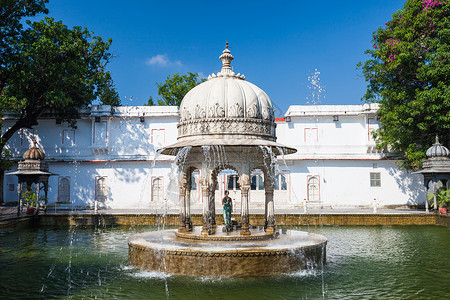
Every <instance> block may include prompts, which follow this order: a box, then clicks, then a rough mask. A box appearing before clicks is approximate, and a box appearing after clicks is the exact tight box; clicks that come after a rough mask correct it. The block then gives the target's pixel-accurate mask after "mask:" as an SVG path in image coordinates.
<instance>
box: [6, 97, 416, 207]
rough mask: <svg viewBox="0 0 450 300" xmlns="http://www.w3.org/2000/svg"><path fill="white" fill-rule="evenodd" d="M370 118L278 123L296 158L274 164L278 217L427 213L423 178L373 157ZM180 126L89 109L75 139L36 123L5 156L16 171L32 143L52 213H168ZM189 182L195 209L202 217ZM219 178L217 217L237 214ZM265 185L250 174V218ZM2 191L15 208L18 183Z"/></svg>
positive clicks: (344, 108)
mask: <svg viewBox="0 0 450 300" xmlns="http://www.w3.org/2000/svg"><path fill="white" fill-rule="evenodd" d="M376 111H377V104H364V105H318V106H314V105H293V106H291V107H289V109H288V111H287V112H286V114H285V117H284V118H276V119H275V121H276V125H277V126H276V135H277V142H279V143H281V144H284V145H287V146H289V147H292V148H295V149H297V152H296V153H295V154H290V155H286V156H285V157H284V159H283V158H282V157H279V159H278V165H279V167H278V173H277V175H276V177H277V178H276V184H275V192H274V193H275V195H274V198H275V207H276V208H282V209H298V208H302V207H303V205H304V203H305V202H306V203H307V205H308V207H326V208H352V207H370V206H371V205H379V206H381V207H383V206H384V207H402V206H417V205H423V203H424V201H425V191H424V188H423V183H422V181H423V180H422V178H421V175H417V174H411V173H409V172H405V171H402V170H400V169H399V168H397V166H396V164H395V160H393V159H389V155H387V154H385V153H380V152H379V151H377V150H376V149H375V143H374V141H373V139H372V136H371V131H372V130H374V129H377V128H379V121H378V120H377V116H376ZM177 121H178V107H173V106H152V107H150V106H122V107H111V106H105V105H98V106H95V105H94V106H91V107H89V108H87V109H85V110H83V111H82V112H81V118H80V119H79V120H78V121H77V128H76V129H74V128H71V127H69V126H68V125H67V123H64V122H63V123H61V122H60V121H59V120H58V119H55V118H51V117H49V118H42V119H41V120H39V125H38V126H36V127H35V128H34V129H33V130H29V129H23V130H21V131H19V132H18V133H16V135H15V136H14V137H13V138H12V139H11V140H10V142H9V148H10V150H11V151H12V153H13V156H14V158H15V159H16V160H17V161H19V160H20V159H22V155H23V153H24V152H25V151H26V150H27V149H29V148H30V146H31V145H32V140H33V139H34V138H36V139H37V142H38V147H39V148H40V149H42V150H43V151H44V152H45V155H46V157H45V160H46V161H47V162H48V163H49V167H50V172H52V173H54V174H55V175H54V176H51V177H50V180H49V194H48V202H49V206H50V207H52V206H56V207H61V208H72V209H77V208H87V207H93V205H94V201H95V199H97V200H98V201H99V203H101V204H102V205H103V206H104V207H105V208H113V209H138V208H142V209H152V208H155V209H161V208H164V207H166V208H169V209H174V208H176V207H177V206H178V203H177V199H178V196H177V195H176V193H177V191H178V190H177V187H174V186H173V185H175V184H176V181H177V180H176V176H175V175H174V170H172V168H171V166H172V161H173V157H171V156H165V155H157V152H156V150H157V149H159V148H162V147H164V146H167V145H170V144H174V143H175V142H176V140H177ZM14 122H15V117H14V116H13V115H8V114H5V115H4V117H3V130H5V129H6V128H8V127H9V126H12V124H13V123H14ZM225 155H226V153H225ZM14 170H16V168H14V169H13V171H14ZM194 175H196V176H193V178H194V179H193V180H192V182H191V185H190V187H191V193H190V197H191V206H192V208H193V209H196V208H197V209H201V208H202V201H203V199H202V196H201V193H199V192H198V187H199V183H198V174H195V171H194ZM219 177H220V181H219V186H218V188H217V190H216V201H217V203H216V207H217V208H220V207H221V204H220V199H221V197H222V195H223V192H224V190H230V196H231V197H232V198H233V199H235V204H236V205H237V208H238V209H239V206H240V203H239V202H240V191H239V186H238V182H237V175H236V174H235V173H234V171H232V170H225V171H222V172H221V173H220V176H219ZM263 177H264V175H263V173H262V172H261V171H259V170H254V171H253V174H252V179H251V180H252V185H251V191H250V196H249V199H250V200H249V201H250V209H252V208H253V209H264V202H263V201H264V200H263V199H264V185H263V180H264V178H263ZM194 181H195V182H194ZM4 184H5V186H4V193H5V195H4V196H5V199H6V201H7V202H8V201H17V200H18V191H17V177H16V176H5V183H4ZM374 199H375V201H374ZM374 203H375V204H374ZM250 212H251V211H250Z"/></svg>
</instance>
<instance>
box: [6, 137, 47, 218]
mask: <svg viewBox="0 0 450 300" xmlns="http://www.w3.org/2000/svg"><path fill="white" fill-rule="evenodd" d="M23 158H24V160H23V161H19V163H18V170H17V171H15V172H10V173H8V174H6V175H17V177H18V181H19V182H18V186H17V191H18V193H19V203H18V207H17V214H18V215H21V213H22V202H23V192H24V191H28V192H32V193H34V194H35V198H36V202H37V203H36V212H35V213H36V214H38V213H39V209H40V200H41V197H40V190H41V186H42V187H43V190H44V195H43V200H44V203H43V209H44V212H46V211H47V194H48V178H49V177H50V176H51V175H55V174H52V173H50V172H49V168H48V163H47V162H45V161H44V160H45V153H44V151H42V150H41V149H39V147H38V146H37V141H36V139H34V140H33V146H32V147H31V148H30V149H28V150H27V151H25V153H24V154H23ZM33 184H34V191H32V185H33ZM27 205H29V203H28V204H27Z"/></svg>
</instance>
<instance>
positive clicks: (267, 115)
mask: <svg viewBox="0 0 450 300" xmlns="http://www.w3.org/2000/svg"><path fill="white" fill-rule="evenodd" d="M262 117H263V119H264V120H270V112H269V109H268V108H267V107H266V108H265V109H263V111H262Z"/></svg>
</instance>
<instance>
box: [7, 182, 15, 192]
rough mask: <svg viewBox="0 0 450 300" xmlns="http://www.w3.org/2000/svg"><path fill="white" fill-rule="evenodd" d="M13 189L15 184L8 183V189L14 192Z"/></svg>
mask: <svg viewBox="0 0 450 300" xmlns="http://www.w3.org/2000/svg"><path fill="white" fill-rule="evenodd" d="M14 190H15V184H14V183H10V184H8V191H10V192H14Z"/></svg>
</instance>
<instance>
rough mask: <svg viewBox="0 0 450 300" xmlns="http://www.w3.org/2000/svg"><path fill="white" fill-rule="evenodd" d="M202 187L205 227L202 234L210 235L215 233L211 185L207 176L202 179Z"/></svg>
mask: <svg viewBox="0 0 450 300" xmlns="http://www.w3.org/2000/svg"><path fill="white" fill-rule="evenodd" d="M200 184H201V189H202V198H203V227H202V234H203V235H208V234H212V233H213V228H212V224H211V223H212V221H211V220H212V217H211V207H210V205H209V204H210V202H209V192H210V186H209V182H208V180H207V179H206V178H202V179H201V181H200Z"/></svg>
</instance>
